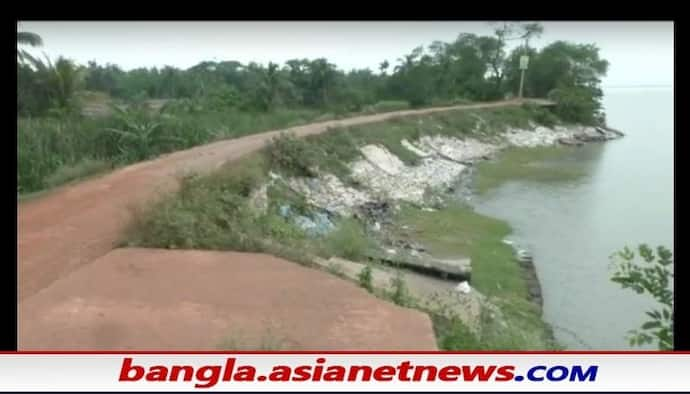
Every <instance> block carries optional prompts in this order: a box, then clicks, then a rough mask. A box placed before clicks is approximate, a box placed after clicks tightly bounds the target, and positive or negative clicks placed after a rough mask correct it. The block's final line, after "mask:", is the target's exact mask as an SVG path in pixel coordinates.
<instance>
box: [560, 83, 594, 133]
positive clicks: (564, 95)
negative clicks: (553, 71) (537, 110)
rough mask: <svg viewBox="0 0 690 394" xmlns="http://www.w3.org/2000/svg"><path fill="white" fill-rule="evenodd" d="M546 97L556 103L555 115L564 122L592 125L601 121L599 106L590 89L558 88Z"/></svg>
mask: <svg viewBox="0 0 690 394" xmlns="http://www.w3.org/2000/svg"><path fill="white" fill-rule="evenodd" d="M548 97H549V99H551V100H553V101H555V102H556V107H555V109H554V112H555V114H556V115H558V117H559V118H561V119H563V120H564V121H566V122H573V123H582V124H587V125H593V124H598V123H600V122H601V121H602V118H601V113H600V110H601V104H600V103H599V101H598V98H597V97H596V96H595V95H594V92H592V91H591V90H590V89H587V88H584V87H571V88H558V89H554V90H553V91H551V92H550V93H549V95H548Z"/></svg>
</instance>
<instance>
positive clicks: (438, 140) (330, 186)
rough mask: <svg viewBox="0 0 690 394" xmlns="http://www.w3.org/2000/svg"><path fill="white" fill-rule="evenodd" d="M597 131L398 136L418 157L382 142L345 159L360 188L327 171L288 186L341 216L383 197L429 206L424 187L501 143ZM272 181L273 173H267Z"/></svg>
mask: <svg viewBox="0 0 690 394" xmlns="http://www.w3.org/2000/svg"><path fill="white" fill-rule="evenodd" d="M595 134H596V135H600V136H601V135H602V133H601V132H600V131H597V130H596V129H595V128H583V127H564V126H556V127H555V128H553V129H550V128H546V127H542V126H537V127H534V129H531V130H527V129H511V130H508V131H507V132H506V133H504V134H502V135H501V136H497V137H496V142H494V143H488V142H482V141H479V140H477V139H474V138H466V139H459V138H454V137H445V136H441V135H427V136H423V137H421V138H420V139H419V140H417V141H408V140H402V141H401V144H402V145H403V147H405V148H406V149H408V150H410V151H411V152H412V153H414V154H416V155H418V156H419V157H420V158H421V159H420V162H419V164H418V165H415V166H408V165H405V163H404V162H403V161H402V160H400V159H399V158H398V157H397V156H395V155H394V154H393V153H391V152H390V151H388V150H387V149H386V148H385V147H383V146H379V145H366V146H364V147H362V148H361V149H360V151H361V153H362V156H363V158H361V159H359V160H357V161H355V162H353V163H350V164H349V166H350V169H351V176H352V179H353V180H355V181H357V183H359V184H360V185H361V187H358V188H354V187H351V186H346V185H344V184H343V182H342V181H341V180H340V179H338V178H337V177H336V176H334V175H332V174H324V175H322V176H320V177H319V178H317V179H307V178H293V179H289V180H288V183H289V185H290V187H291V188H292V189H293V190H295V191H296V192H298V193H301V194H303V195H304V196H305V197H306V198H307V201H308V202H309V203H311V204H313V205H315V206H318V207H321V208H324V209H327V210H329V211H331V212H335V213H338V214H341V215H344V216H351V214H352V208H353V207H355V206H359V205H361V204H364V203H366V202H372V201H380V200H385V199H391V200H400V201H407V202H412V203H416V204H420V205H429V204H428V202H429V201H426V198H428V194H427V191H429V190H439V189H443V188H446V187H449V186H451V185H452V184H453V183H454V182H455V181H456V180H457V179H458V177H459V176H460V175H461V174H462V173H463V171H464V170H465V168H466V166H465V164H462V163H466V162H471V161H474V160H477V159H480V158H486V157H487V156H490V155H492V154H493V153H495V152H497V151H499V150H501V149H503V148H504V147H505V146H510V145H512V146H518V147H536V146H546V145H554V144H557V143H558V141H559V140H562V139H572V138H574V136H582V135H592V136H593V135H595ZM271 178H273V179H274V180H275V179H277V178H278V177H277V176H276V175H275V174H271Z"/></svg>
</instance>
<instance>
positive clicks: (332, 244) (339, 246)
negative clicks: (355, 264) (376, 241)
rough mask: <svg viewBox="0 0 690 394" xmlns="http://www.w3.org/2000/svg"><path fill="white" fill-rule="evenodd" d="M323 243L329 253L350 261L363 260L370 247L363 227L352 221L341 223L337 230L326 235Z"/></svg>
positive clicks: (347, 220)
mask: <svg viewBox="0 0 690 394" xmlns="http://www.w3.org/2000/svg"><path fill="white" fill-rule="evenodd" d="M324 243H325V245H326V248H327V249H328V251H329V252H330V253H332V254H334V255H336V256H338V257H342V258H344V259H348V260H352V261H360V260H363V259H365V258H366V254H367V250H368V249H369V247H370V246H371V244H370V241H369V238H367V236H366V234H365V233H364V227H363V226H362V225H361V224H360V223H359V222H358V221H356V220H354V219H346V220H343V221H341V222H340V223H339V225H338V228H337V229H336V230H335V231H333V232H332V233H330V234H328V236H327V237H326V239H325V240H324Z"/></svg>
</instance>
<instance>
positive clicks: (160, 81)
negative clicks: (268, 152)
mask: <svg viewBox="0 0 690 394" xmlns="http://www.w3.org/2000/svg"><path fill="white" fill-rule="evenodd" d="M540 32H541V26H540V25H538V24H524V23H500V24H498V25H496V29H495V32H494V35H493V36H478V35H475V34H465V33H463V34H460V35H459V36H458V37H457V39H456V40H454V41H453V42H440V41H436V42H433V43H431V45H429V47H428V48H426V49H425V48H424V47H418V48H415V49H414V50H413V51H412V52H411V53H410V54H408V55H405V56H403V58H401V59H399V62H398V64H397V65H395V66H394V67H393V65H389V64H388V63H387V62H384V63H382V64H381V67H380V71H381V74H375V73H373V72H372V71H371V70H368V69H364V70H351V71H349V72H345V71H342V70H338V69H337V68H336V67H335V65H333V64H331V63H329V62H328V61H327V59H323V58H320V59H292V60H289V61H287V62H286V63H285V64H284V65H282V66H281V65H278V64H275V63H269V64H268V65H259V64H256V63H250V64H242V63H240V62H237V61H220V62H210V61H205V62H201V63H199V64H197V65H195V66H193V67H190V68H189V69H186V70H181V69H177V68H174V67H164V68H162V69H159V68H138V69H134V70H130V71H124V70H122V69H120V68H119V67H118V66H116V65H112V64H106V65H99V64H97V63H95V62H89V63H88V65H87V66H86V67H83V66H79V65H76V64H74V63H73V62H71V61H69V60H67V59H64V58H58V59H57V60H56V61H55V63H53V62H51V60H50V59H47V60H38V59H35V58H34V57H32V56H31V55H29V54H28V53H26V52H25V51H23V50H21V49H19V50H18V63H17V100H18V106H17V110H18V116H19V117H20V120H19V123H20V127H19V129H18V137H19V139H20V141H21V142H20V143H19V146H18V149H19V151H20V152H22V153H21V154H22V155H23V157H20V159H19V161H20V162H21V163H20V164H19V166H18V178H19V179H20V185H19V186H20V190H22V191H24V192H32V191H36V190H40V189H42V188H45V187H46V186H47V185H46V182H45V177H46V176H48V175H50V174H51V173H52V172H53V171H55V170H56V169H57V168H58V167H60V166H64V165H67V166H71V165H75V164H76V163H78V162H79V161H80V160H86V159H90V158H93V159H95V160H104V161H109V162H114V163H118V164H119V163H123V164H124V163H131V162H133V161H138V160H143V159H147V158H151V157H155V156H156V155H159V154H161V153H165V152H169V151H172V150H176V149H183V148H187V147H191V146H194V145H198V144H203V143H206V142H210V141H213V140H217V139H222V138H232V137H237V136H242V135H246V134H250V133H255V132H260V131H264V130H271V129H278V128H286V127H290V126H293V125H298V124H304V123H307V122H309V121H312V120H314V119H317V118H319V117H321V120H323V119H326V118H328V119H332V118H333V117H334V115H335V117H342V116H346V115H347V114H349V113H352V112H360V111H361V112H364V113H378V112H387V111H393V110H401V109H407V108H409V107H410V106H414V107H419V106H426V105H430V104H433V105H452V104H457V103H459V102H464V101H458V100H491V99H497V98H501V97H503V96H504V95H506V94H507V93H513V94H514V93H515V91H516V89H517V87H516V86H515V85H514V84H515V81H517V80H518V79H517V77H518V75H519V74H518V71H519V70H517V68H516V64H517V63H516V62H517V59H519V55H521V54H522V53H523V52H526V53H530V56H531V57H532V59H531V61H530V68H529V70H528V73H527V77H526V87H525V89H526V91H527V92H529V94H530V95H535V96H539V97H544V96H546V95H547V94H550V97H551V98H552V99H554V100H555V101H557V102H558V106H557V107H556V109H555V115H558V116H559V117H560V118H562V119H563V120H565V121H568V122H582V123H602V122H603V121H604V118H603V115H602V113H601V106H600V104H599V102H600V99H601V90H600V89H599V82H600V79H601V77H602V76H603V75H605V73H606V71H607V66H608V63H607V62H606V61H605V60H603V59H600V58H599V52H598V49H597V48H596V47H595V46H593V45H579V44H572V43H565V42H560V41H559V42H556V43H553V44H551V45H548V46H547V47H545V48H544V49H542V50H541V51H537V50H535V49H532V48H530V47H529V39H530V38H531V37H535V36H538V35H539V34H540ZM511 39H521V40H523V41H524V45H523V46H522V47H521V49H519V50H516V51H514V52H513V53H511V54H507V53H506V50H505V43H506V42H507V41H508V40H511ZM17 40H18V44H21V45H23V44H24V43H25V44H28V45H38V44H40V40H39V39H38V38H37V37H35V35H33V34H30V33H26V34H25V33H19V34H18V37H17ZM390 68H393V70H390ZM82 88H84V89H88V90H89V91H93V92H96V93H100V94H101V95H105V96H106V97H111V98H113V99H117V100H119V101H121V102H122V103H126V104H128V105H130V106H131V105H135V106H136V105H137V103H144V102H146V101H147V100H150V99H171V100H169V101H168V102H167V103H166V104H165V105H164V108H163V109H162V111H161V113H160V114H155V113H149V114H147V115H146V116H144V115H133V114H129V112H136V111H130V110H128V111H127V112H128V114H127V115H123V114H121V113H117V112H116V113H115V114H112V116H110V117H109V116H108V114H104V115H103V117H104V119H100V120H97V121H94V120H91V119H81V118H79V112H80V111H79V110H80V109H81V108H80V107H82V106H83V105H86V106H88V105H90V104H92V103H90V102H89V99H88V98H87V99H79V100H78V99H77V96H82V97H86V95H80V94H79V93H80V91H81V90H82ZM458 98H461V99H458ZM101 106H103V105H101ZM529 111H532V110H531V109H530V110H529ZM96 112H107V111H96ZM525 112H528V111H523V114H524V113H525ZM532 112H533V113H532V117H533V118H534V119H535V120H536V121H537V122H539V123H541V124H545V125H551V124H553V123H554V122H555V119H554V117H553V116H552V115H551V114H550V113H548V112H546V111H543V110H542V111H536V110H535V111H532ZM513 115H515V116H513ZM36 117H40V118H41V120H38V119H35V118H36ZM29 119H30V120H29ZM441 119H442V120H443V118H441ZM464 119H465V120H464V122H465V123H466V124H467V125H469V124H470V123H472V124H473V125H474V123H475V122H474V121H472V119H470V118H467V117H465V118H464ZM492 119H493V120H495V122H494V123H492V124H489V126H490V127H488V128H486V129H485V130H484V131H486V132H489V133H494V132H496V131H497V130H498V129H499V128H500V127H504V126H501V122H521V121H523V120H524V119H526V117H524V116H522V115H520V114H519V113H517V112H512V113H511V112H497V113H496V114H495V116H492ZM27 127H28V128H27ZM33 128H40V129H41V130H40V131H39V130H33ZM462 130H464V131H465V132H466V131H468V130H469V129H468V128H467V127H464V126H463V127H462ZM396 131H397V132H401V133H405V134H406V135H409V136H412V137H414V136H418V135H420V134H421V133H429V132H432V131H433V132H438V133H440V134H450V133H455V132H456V131H454V130H450V128H444V129H442V130H441V129H438V130H429V129H427V128H425V127H420V126H414V125H411V124H409V123H404V124H403V125H402V126H401V130H396ZM39 133H41V134H40V135H39ZM350 134H351V136H352V137H353V138H352V139H350V140H346V139H343V140H341V141H339V142H342V143H343V146H342V147H340V146H339V145H338V144H332V145H330V146H327V147H324V148H323V149H321V150H320V151H319V149H315V150H311V151H301V150H300V149H301V148H303V147H301V146H300V145H299V144H296V143H291V141H288V142H287V143H286V144H283V145H281V148H286V149H288V151H283V152H281V151H280V150H279V149H278V150H276V151H275V152H277V153H280V154H281V156H279V157H275V159H277V160H278V161H280V160H283V159H285V162H284V169H285V170H286V171H294V173H296V174H303V175H314V173H313V170H314V168H313V166H311V164H313V163H315V162H316V160H314V158H315V157H317V158H318V159H319V160H318V162H319V163H321V164H322V166H323V168H324V169H327V170H329V171H332V172H335V173H336V174H338V175H346V174H347V173H348V171H349V170H348V169H347V168H346V167H344V166H343V165H342V161H343V160H342V159H343V158H352V157H354V156H355V155H354V154H353V150H355V151H356V149H355V148H356V143H358V142H361V141H362V140H372V142H374V143H382V144H383V145H385V146H386V147H387V148H388V149H390V150H391V151H392V152H394V153H395V154H398V155H400V157H401V159H402V160H404V161H405V162H407V163H414V162H415V160H417V158H416V156H414V155H413V154H411V153H410V152H408V151H407V150H406V149H404V148H403V147H402V146H401V145H400V143H399V142H400V138H397V140H394V138H392V135H393V134H392V133H383V134H382V135H381V136H380V137H376V138H369V137H366V136H365V137H364V138H362V137H361V135H355V134H356V133H354V134H353V133H350ZM341 137H342V136H341ZM334 142H335V140H334ZM291 149H292V151H289V150H291ZM300 153H304V154H305V155H304V156H300ZM332 156H336V157H337V159H333V158H331V157H332Z"/></svg>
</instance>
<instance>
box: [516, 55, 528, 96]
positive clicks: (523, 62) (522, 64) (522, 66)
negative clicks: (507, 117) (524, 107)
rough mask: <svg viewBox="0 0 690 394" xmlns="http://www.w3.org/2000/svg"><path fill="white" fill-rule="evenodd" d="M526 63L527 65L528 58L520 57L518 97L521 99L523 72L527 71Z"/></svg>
mask: <svg viewBox="0 0 690 394" xmlns="http://www.w3.org/2000/svg"><path fill="white" fill-rule="evenodd" d="M527 63H529V56H527V55H522V56H520V92H519V93H518V96H519V97H520V98H522V88H523V86H524V85H525V70H527Z"/></svg>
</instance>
